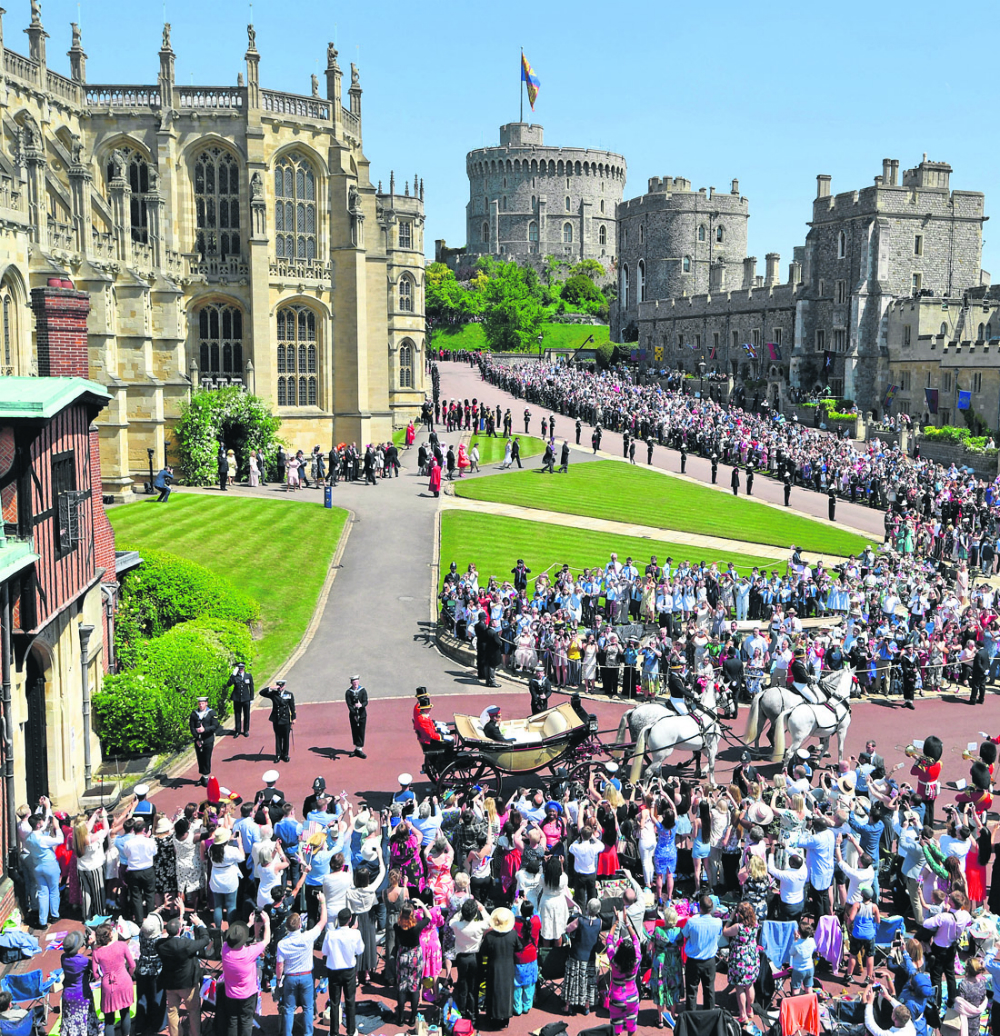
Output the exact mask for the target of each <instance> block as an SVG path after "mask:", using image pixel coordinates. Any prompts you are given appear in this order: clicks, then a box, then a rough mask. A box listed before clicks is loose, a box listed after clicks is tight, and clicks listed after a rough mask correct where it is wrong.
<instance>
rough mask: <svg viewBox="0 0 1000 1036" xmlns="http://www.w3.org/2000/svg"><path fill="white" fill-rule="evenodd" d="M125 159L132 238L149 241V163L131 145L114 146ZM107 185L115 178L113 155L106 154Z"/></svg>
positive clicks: (143, 241)
mask: <svg viewBox="0 0 1000 1036" xmlns="http://www.w3.org/2000/svg"><path fill="white" fill-rule="evenodd" d="M115 150H117V151H118V152H120V153H121V155H122V157H123V158H124V159H125V170H124V172H125V179H126V180H127V181H128V185H129V187H130V188H131V190H132V201H131V213H132V240H133V241H141V242H142V243H143V244H148V243H149V214H148V213H147V211H146V201H147V196H148V194H149V163H148V162H147V161H146V159H145V158H143V156H142V155H141V154H140V153H139V152H138V151H136V149H135V148H133V147H128V146H126V147H120V148H116V149H115ZM107 174H108V185H109V186H110V184H111V181H112V180H113V179H114V178H115V159H114V155H113V154H112V155H109V156H108V166H107Z"/></svg>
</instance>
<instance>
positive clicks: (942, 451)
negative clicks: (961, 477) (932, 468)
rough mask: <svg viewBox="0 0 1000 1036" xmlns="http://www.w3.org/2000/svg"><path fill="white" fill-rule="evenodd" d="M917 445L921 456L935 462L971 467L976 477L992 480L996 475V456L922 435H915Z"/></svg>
mask: <svg viewBox="0 0 1000 1036" xmlns="http://www.w3.org/2000/svg"><path fill="white" fill-rule="evenodd" d="M917 445H918V446H919V447H920V456H921V457H927V458H928V459H929V460H932V461H934V462H935V463H937V464H944V465H946V466H948V465H951V464H957V465H958V466H959V467H967V468H972V470H973V471H974V472H975V475H976V478H984V479H988V480H992V479H994V478H996V477H997V470H998V467H997V457H996V456H989V455H986V454H982V453H974V452H972V451H971V450H967V449H966V448H965V447H964V446H961V445H959V444H958V443H952V442H941V441H940V440H938V439H926V438H924V436H922V435H921V436H918V437H917Z"/></svg>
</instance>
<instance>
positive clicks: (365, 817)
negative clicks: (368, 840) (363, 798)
mask: <svg viewBox="0 0 1000 1036" xmlns="http://www.w3.org/2000/svg"><path fill="white" fill-rule="evenodd" d="M371 818H372V815H371V813H369V812H368V810H367V809H363V810H362V811H361V812H360V813H359V814H358V815H357V816H356V817H355V818H354V830H355V831H358V832H361V831H366V830H367V829H368V821H369V820H371Z"/></svg>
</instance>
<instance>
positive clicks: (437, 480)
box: [427, 457, 441, 496]
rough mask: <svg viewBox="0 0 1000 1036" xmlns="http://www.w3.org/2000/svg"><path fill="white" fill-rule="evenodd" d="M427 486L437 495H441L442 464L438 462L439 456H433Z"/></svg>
mask: <svg viewBox="0 0 1000 1036" xmlns="http://www.w3.org/2000/svg"><path fill="white" fill-rule="evenodd" d="M427 488H428V489H429V490H430V491H431V492H432V493H433V494H434V495H435V496H440V495H441V465H440V464H438V462H437V457H431V477H430V480H429V481H428V483H427Z"/></svg>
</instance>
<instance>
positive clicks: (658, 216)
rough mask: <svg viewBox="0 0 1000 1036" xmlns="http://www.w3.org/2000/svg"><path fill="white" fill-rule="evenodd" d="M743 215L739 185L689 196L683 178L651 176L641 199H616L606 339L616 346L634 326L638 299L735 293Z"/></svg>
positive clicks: (744, 204)
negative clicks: (612, 294) (614, 293)
mask: <svg viewBox="0 0 1000 1036" xmlns="http://www.w3.org/2000/svg"><path fill="white" fill-rule="evenodd" d="M749 215H750V212H749V202H748V201H747V199H746V198H744V197H742V196H741V195H740V184H739V180H733V181H732V184H731V186H730V190H729V192H728V193H717V192H716V190H715V188H714V187H709V188H707V189H706V188H704V187H702V188H700V189H699V190H697V191H693V190H692V189H691V181H690V180H685V179H684V178H683V177H670V176H664V177H659V176H654V177H652V178H651V179H650V181H649V190H648V191H647V193H646V194H643V195H640V196H639V197H638V198H630V199H629V200H628V201H624V202H622V203H621V204H620V205H619V206H618V247H617V255H618V301H617V303H615V304H613V306H612V318H611V334H612V339H613V340H614V341H616V342H620V341H623V339H622V337H621V335H622V333H626V336H627V332H628V330H629V329H630V328H631V327H632V326H633V325H637V324H638V318H639V308H638V307H639V304H640V303H641V302H645V301H647V300H652V299H667V298H677V297H679V296H682V295H705V294H708V293H709V292H712V293H719V292H722V291H732V290H734V289H736V288H740V287H741V286H742V285H743V272H742V263H743V259H744V257H745V256H746V251H747V220H748V218H749Z"/></svg>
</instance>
